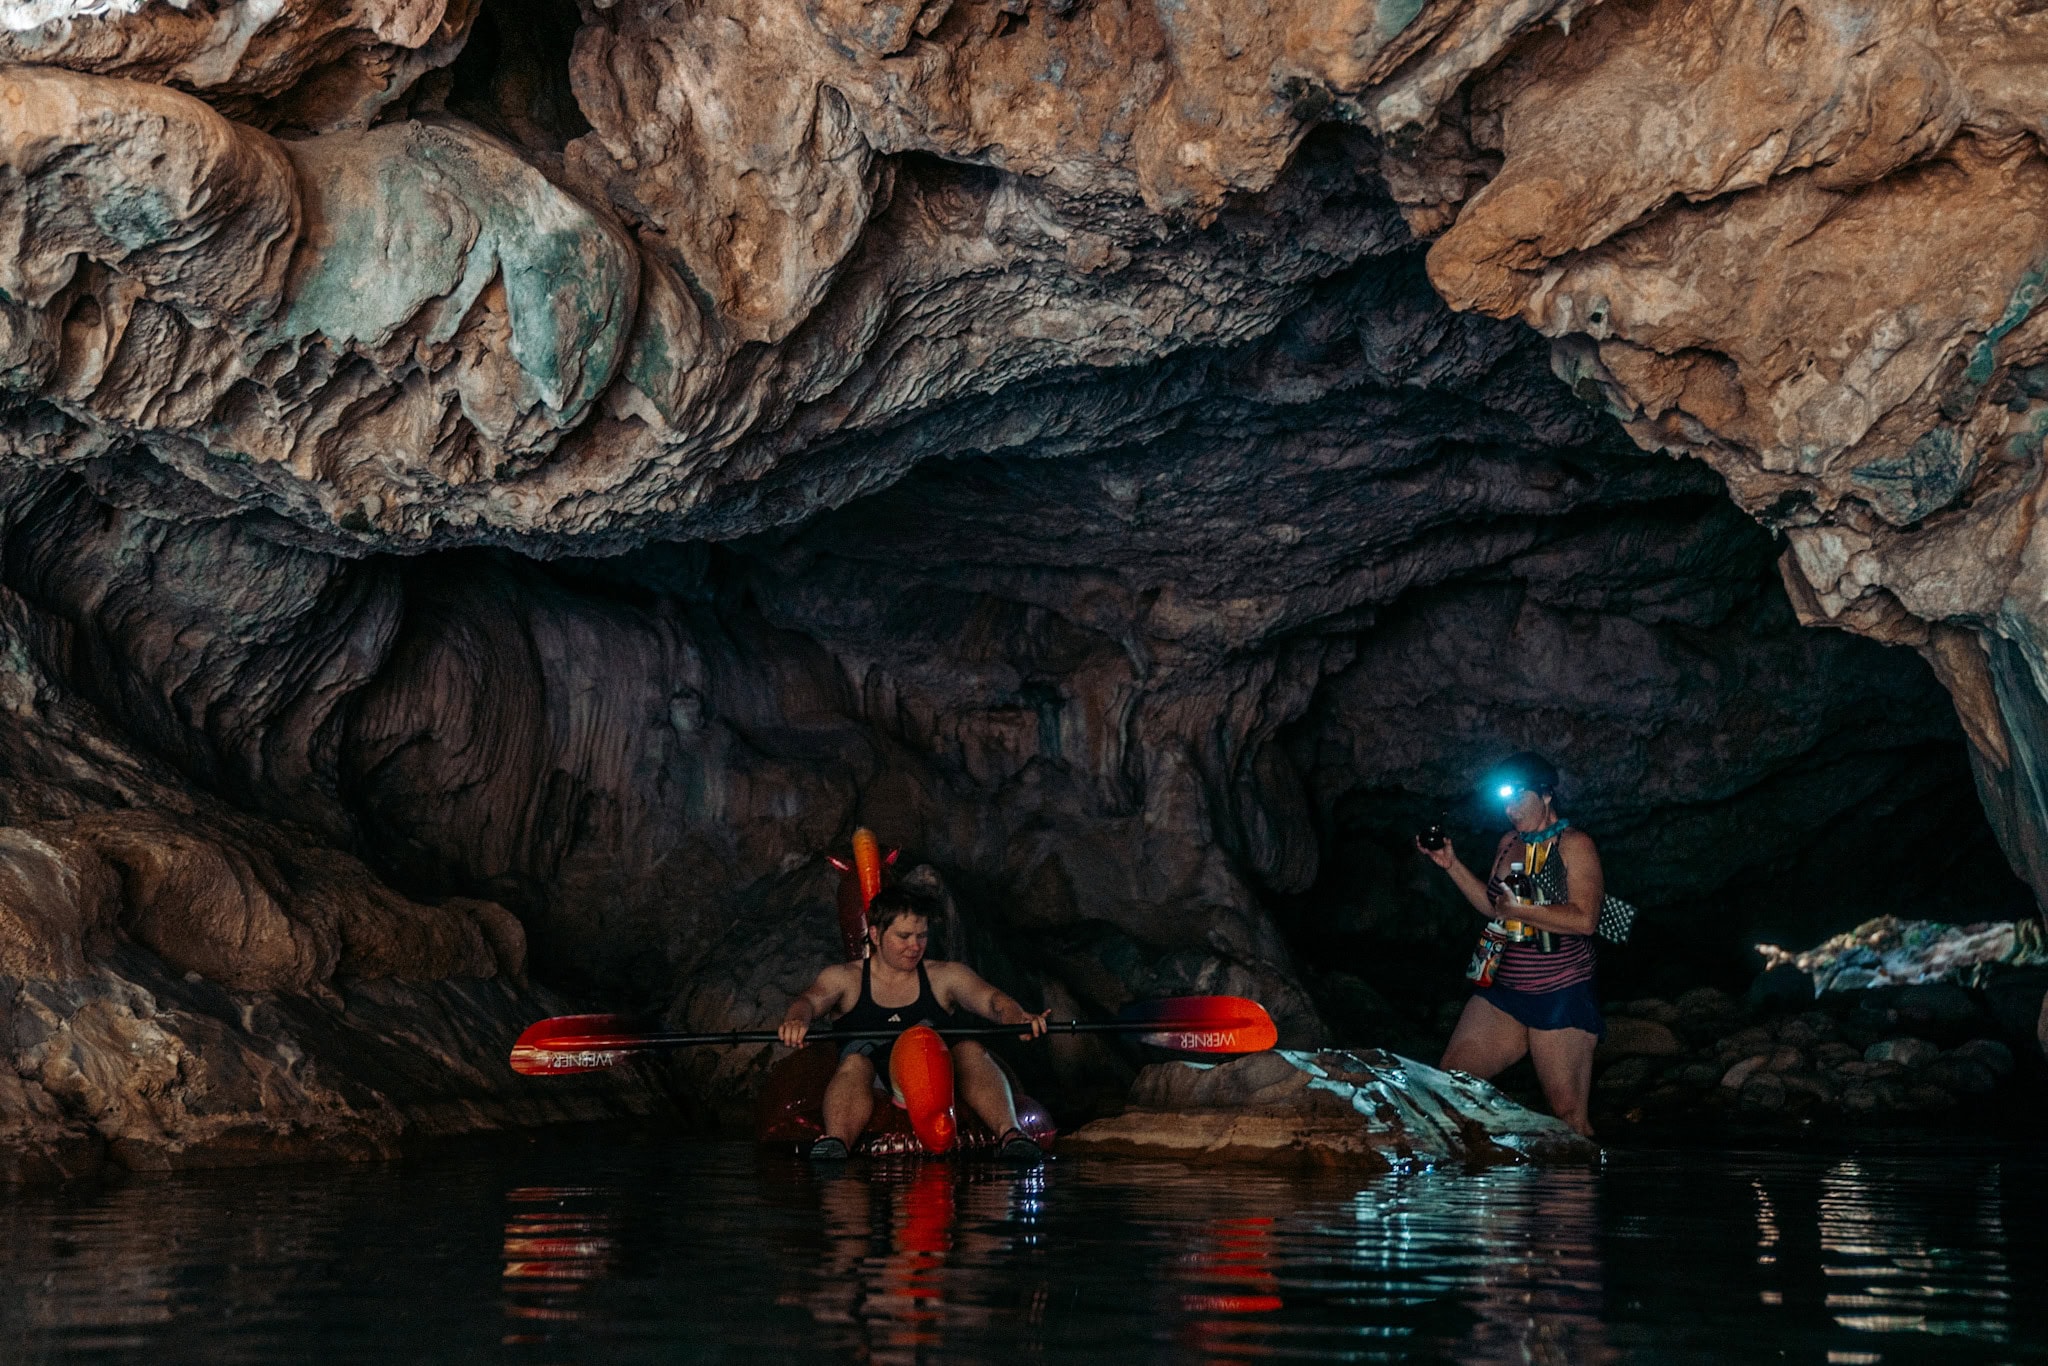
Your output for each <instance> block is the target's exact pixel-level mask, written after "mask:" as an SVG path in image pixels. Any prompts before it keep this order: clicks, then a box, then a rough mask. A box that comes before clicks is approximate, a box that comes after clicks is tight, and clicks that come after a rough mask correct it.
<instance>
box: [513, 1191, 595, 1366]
mask: <svg viewBox="0 0 2048 1366" xmlns="http://www.w3.org/2000/svg"><path fill="white" fill-rule="evenodd" d="M616 1198H617V1192H615V1191H608V1190H605V1189H603V1188H600V1187H595V1186H514V1187H513V1188H512V1189H511V1190H509V1191H507V1192H506V1193H505V1203H506V1205H507V1206H508V1207H509V1208H510V1211H511V1212H510V1213H509V1214H508V1215H507V1217H506V1220H505V1246H504V1257H505V1318H506V1320H507V1328H506V1332H505V1334H504V1336H503V1338H502V1339H500V1341H501V1344H502V1345H504V1346H507V1347H512V1346H521V1345H531V1344H537V1343H546V1342H549V1341H551V1340H552V1334H551V1333H549V1332H548V1331H546V1328H545V1326H546V1325H553V1324H564V1323H575V1322H577V1321H578V1320H580V1319H582V1318H583V1301H582V1298H581V1296H582V1293H583V1291H584V1290H585V1289H586V1288H587V1287H588V1285H589V1284H590V1283H591V1282H593V1281H596V1280H598V1279H599V1278H600V1277H602V1276H604V1275H606V1274H607V1273H608V1272H609V1271H611V1269H612V1265H613V1261H614V1251H615V1248H616V1242H615V1240H614V1239H613V1237H612V1227H613V1216H612V1214H611V1213H610V1212H609V1210H608V1206H609V1205H610V1204H611V1203H612V1202H613V1201H615V1200H616Z"/></svg>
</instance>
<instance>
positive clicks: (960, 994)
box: [928, 963, 1052, 1039]
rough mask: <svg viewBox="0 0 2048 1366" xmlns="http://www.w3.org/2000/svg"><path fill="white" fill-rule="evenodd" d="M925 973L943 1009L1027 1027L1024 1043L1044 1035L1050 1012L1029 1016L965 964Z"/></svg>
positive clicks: (938, 967) (940, 965)
mask: <svg viewBox="0 0 2048 1366" xmlns="http://www.w3.org/2000/svg"><path fill="white" fill-rule="evenodd" d="M928 971H929V972H930V975H931V978H932V988H933V990H934V991H935V992H936V993H937V995H938V997H939V1004H940V1005H942V1006H944V1007H946V1009H948V1010H951V1009H953V1008H954V1007H955V1006H958V1007H960V1008H962V1009H964V1010H971V1011H973V1012H974V1013H975V1014H976V1015H979V1016H981V1018H982V1019H984V1020H994V1021H995V1022H996V1023H997V1024H1013V1025H1029V1026H1030V1029H1031V1032H1030V1033H1028V1034H1025V1035H1023V1036H1022V1037H1024V1038H1027V1039H1029V1038H1032V1037H1035V1036H1036V1035H1039V1034H1043V1033H1045V1017H1046V1016H1048V1015H1050V1014H1051V1013H1052V1012H1051V1011H1049V1010H1041V1011H1039V1012H1038V1013H1037V1014H1036V1015H1034V1014H1032V1013H1031V1012H1030V1011H1028V1010H1026V1009H1025V1008H1024V1007H1023V1006H1020V1005H1018V1004H1017V1001H1016V998H1014V997H1012V996H1011V995H1010V993H1009V992H1007V991H1003V990H1001V989H1000V988H998V987H996V986H995V985H994V984H992V983H990V982H988V981H985V980H984V979H983V978H982V976H981V974H980V973H978V972H976V971H975V970H974V969H973V968H970V967H968V966H967V965H966V964H965V963H934V964H932V965H931V967H930V969H929V970H928Z"/></svg>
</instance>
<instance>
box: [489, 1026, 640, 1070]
mask: <svg viewBox="0 0 2048 1366" xmlns="http://www.w3.org/2000/svg"><path fill="white" fill-rule="evenodd" d="M638 1032H640V1026H639V1024H638V1023H636V1022H635V1021H633V1020H631V1019H629V1018H627V1017H626V1016H624V1015H557V1016H555V1017H554V1018H552V1019H547V1020H542V1021H541V1022H540V1023H538V1024H531V1025H528V1026H527V1027H526V1028H525V1029H524V1030H522V1031H521V1032H520V1035H519V1037H518V1038H517V1039H516V1040H514V1041H513V1044H512V1070H513V1071H514V1072H517V1073H519V1075H521V1076H523V1077H560V1076H566V1075H568V1074H569V1073H571V1072H601V1071H603V1070H604V1069H605V1068H607V1067H617V1066H618V1065H619V1064H620V1063H622V1062H624V1061H625V1060H626V1059H627V1058H628V1057H630V1056H632V1051H633V1050H632V1049H630V1048H622V1047H620V1046H619V1044H620V1041H621V1040H622V1039H624V1038H630V1037H631V1036H632V1035H634V1034H636V1033H638ZM605 1044H609V1045H611V1046H610V1047H603V1046H602V1045H605Z"/></svg>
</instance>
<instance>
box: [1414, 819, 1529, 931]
mask: <svg viewBox="0 0 2048 1366" xmlns="http://www.w3.org/2000/svg"><path fill="white" fill-rule="evenodd" d="M1511 838H1513V836H1512V835H1503V836H1501V840H1500V843H1499V844H1498V845H1496V846H1495V847H1494V851H1493V861H1494V863H1499V862H1500V851H1501V850H1503V849H1505V848H1507V847H1508V840H1509V839H1511ZM1415 847H1416V848H1417V849H1420V850H1421V851H1422V856H1423V857H1424V858H1426V859H1428V860H1429V861H1430V862H1431V863H1434V864H1435V865H1436V866H1437V867H1439V868H1441V869H1443V870H1444V871H1445V872H1447V873H1449V874H1450V875H1451V882H1452V884H1453V885H1454V886H1456V887H1457V889H1458V890H1459V891H1460V892H1462V893H1464V895H1465V900H1467V901H1469V902H1471V903H1472V909H1473V910H1475V911H1477V912H1479V913H1480V914H1481V915H1483V916H1487V917H1489V918H1490V917H1492V916H1493V915H1495V914H1496V913H1497V912H1496V911H1495V909H1494V904H1493V896H1492V894H1491V893H1490V892H1488V891H1487V889H1486V883H1485V882H1483V881H1481V880H1480V879H1479V878H1478V877H1477V876H1476V875H1475V874H1474V873H1473V872H1472V870H1471V869H1470V868H1467V867H1466V866H1465V865H1464V864H1463V863H1461V862H1459V861H1458V851H1457V849H1456V848H1455V847H1453V846H1452V844H1451V842H1450V840H1448V839H1446V840H1445V841H1444V847H1443V848H1441V849H1423V848H1422V841H1420V840H1417V841H1416V842H1415ZM1489 871H1491V865H1489Z"/></svg>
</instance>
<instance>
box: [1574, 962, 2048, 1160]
mask: <svg viewBox="0 0 2048 1366" xmlns="http://www.w3.org/2000/svg"><path fill="white" fill-rule="evenodd" d="M2042 978H2043V974H2042V973H2040V972H2039V971H2038V970H2029V971H2027V972H2023V973H2014V974H2011V975H2009V976H2007V977H2004V978H2001V979H1996V980H1994V981H1992V982H1990V983H1989V984H1987V986H1986V987H1985V988H1983V989H1981V990H1966V989H1965V988H1963V987H1960V986H1955V985H1950V984H1937V985H1925V986H1908V987H1891V988H1877V989H1872V990H1866V991H1853V992H1828V993H1824V994H1822V995H1820V996H1818V997H1813V996H1812V995H1811V993H1810V991H1808V992H1806V993H1805V997H1806V999H1801V993H1800V991H1799V986H1800V983H1797V982H1790V981H1787V980H1783V979H1780V980H1777V981H1774V980H1773V979H1772V977H1769V976H1767V977H1766V978H1763V979H1759V982H1758V986H1757V989H1755V990H1753V991H1752V992H1751V994H1750V997H1749V998H1748V999H1747V1000H1742V999H1738V998H1736V997H1734V996H1731V995H1730V994H1728V993H1726V992H1723V991H1719V990H1717V989H1715V988H1712V987H1703V988H1699V989H1696V990H1693V991H1688V992H1685V993H1684V994H1682V995H1680V996H1678V997H1677V998H1676V999H1674V1000H1669V1001H1666V1000H1661V999H1657V998H1646V999H1643V1000H1637V1001H1629V1002H1624V1003H1619V1004H1610V1005H1609V1006H1608V1034H1607V1038H1606V1039H1605V1040H1604V1041H1603V1043H1602V1044H1601V1047H1600V1051H1599V1053H1598V1055H1597V1056H1596V1063H1595V1066H1596V1069H1597V1071H1596V1074H1595V1078H1594V1083H1593V1113H1594V1117H1595V1120H1596V1123H1597V1124H1598V1126H1599V1127H1600V1129H1601V1131H1602V1133H1603V1134H1605V1135H1609V1136H1612V1135H1615V1134H1617V1133H1621V1132H1626V1131H1627V1130H1629V1129H1631V1128H1649V1129H1655V1128H1660V1127H1666V1126H1675V1125H1680V1124H1683V1125H1686V1126H1698V1125H1701V1124H1703V1123H1704V1124H1707V1125H1709V1126H1717V1125H1737V1126H1745V1127H1754V1126H1759V1125H1761V1126H1766V1127H1777V1126H1793V1127H1807V1126H1813V1125H1830V1126H1832V1125H1861V1124H1880V1125H1885V1124H1947V1123H1954V1122H1972V1123H1974V1122H1978V1121H1981V1120H1983V1119H1985V1118H1987V1117H1996V1116H1999V1115H2004V1114H2007V1113H2016V1112H2018V1111H2021V1110H2026V1109H2031V1108H2032V1107H2034V1106H2035V1105H2037V1104H2038V1099H2039V1096H2040V1091H2041V1088H2040V1085H2039V1081H2040V1077H2039V1074H2040V1072H2041V1071H2042V1068H2043V1063H2042V1049H2041V1047H2040V1043H2039V1031H2040V1021H2041V1000H2042V988H2043V981H2042Z"/></svg>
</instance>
